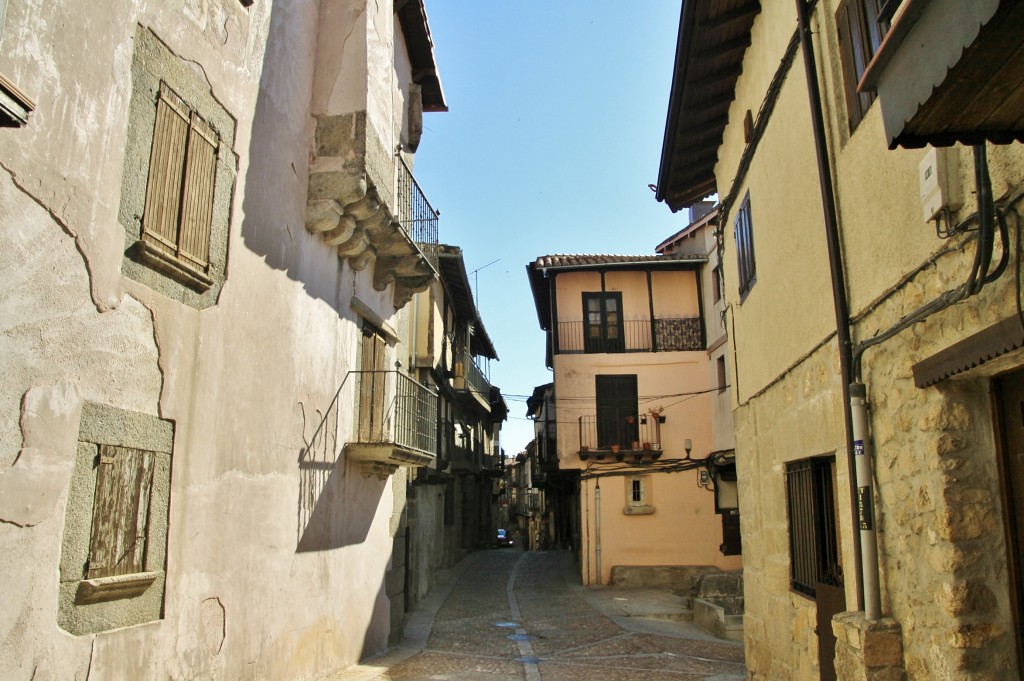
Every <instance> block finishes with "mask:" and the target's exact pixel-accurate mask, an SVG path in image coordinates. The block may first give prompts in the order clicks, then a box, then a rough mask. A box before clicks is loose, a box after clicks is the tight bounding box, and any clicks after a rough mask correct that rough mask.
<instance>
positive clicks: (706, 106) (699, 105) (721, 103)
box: [682, 88, 736, 120]
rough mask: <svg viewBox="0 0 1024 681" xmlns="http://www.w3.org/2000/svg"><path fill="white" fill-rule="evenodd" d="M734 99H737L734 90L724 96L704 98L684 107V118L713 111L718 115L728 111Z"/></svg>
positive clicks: (731, 89) (729, 90)
mask: <svg viewBox="0 0 1024 681" xmlns="http://www.w3.org/2000/svg"><path fill="white" fill-rule="evenodd" d="M734 99H736V93H735V91H734V88H729V89H728V90H726V91H725V92H723V93H722V94H720V95H716V96H715V97H703V98H701V99H699V100H697V101H695V102H693V103H691V104H687V105H686V106H684V107H683V111H682V117H683V118H684V120H685V119H688V118H690V117H691V116H693V115H695V114H700V113H703V112H708V111H711V112H715V113H718V112H720V111H721V110H722V109H724V110H725V111H728V110H729V105H730V104H732V100H734Z"/></svg>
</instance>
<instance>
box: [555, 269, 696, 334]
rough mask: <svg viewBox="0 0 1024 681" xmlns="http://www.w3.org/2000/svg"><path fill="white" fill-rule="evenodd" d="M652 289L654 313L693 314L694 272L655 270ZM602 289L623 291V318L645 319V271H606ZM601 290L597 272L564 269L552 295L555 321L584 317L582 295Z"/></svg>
mask: <svg viewBox="0 0 1024 681" xmlns="http://www.w3.org/2000/svg"><path fill="white" fill-rule="evenodd" d="M651 286H652V289H653V291H654V315H655V316H656V317H657V316H667V317H671V316H675V315H678V316H695V315H697V314H698V312H699V310H698V307H697V284H696V275H695V274H694V273H693V272H654V273H652V275H651ZM604 290H605V291H608V292H621V293H622V316H623V319H624V320H631V319H648V318H650V316H651V308H650V303H649V296H648V290H647V275H646V274H645V273H644V272H608V273H606V274H605V280H604ZM600 292H601V275H600V274H599V273H598V272H567V273H562V274H558V275H557V276H556V277H555V295H556V300H557V305H558V321H560V322H578V321H582V320H583V294H584V293H600Z"/></svg>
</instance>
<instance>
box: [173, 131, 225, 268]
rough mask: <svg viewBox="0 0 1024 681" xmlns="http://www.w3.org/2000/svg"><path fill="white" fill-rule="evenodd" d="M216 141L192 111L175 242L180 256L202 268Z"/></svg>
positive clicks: (205, 264)
mask: <svg viewBox="0 0 1024 681" xmlns="http://www.w3.org/2000/svg"><path fill="white" fill-rule="evenodd" d="M218 144H219V142H218V138H217V133H216V131H214V129H213V128H211V127H210V125H209V124H208V123H207V122H206V121H204V120H203V119H202V118H200V117H199V116H198V115H196V114H195V113H193V114H192V118H191V129H190V134H189V139H188V157H187V162H186V165H185V181H184V188H183V190H182V197H181V234H180V241H179V245H180V255H181V258H182V259H183V260H185V261H186V262H187V263H188V264H190V265H192V266H193V267H194V268H195V269H198V270H200V271H203V272H206V271H207V270H208V269H209V265H210V225H211V223H212V221H213V186H214V180H215V177H216V173H217V146H218Z"/></svg>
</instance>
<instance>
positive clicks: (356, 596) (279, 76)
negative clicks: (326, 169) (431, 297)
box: [0, 0, 406, 680]
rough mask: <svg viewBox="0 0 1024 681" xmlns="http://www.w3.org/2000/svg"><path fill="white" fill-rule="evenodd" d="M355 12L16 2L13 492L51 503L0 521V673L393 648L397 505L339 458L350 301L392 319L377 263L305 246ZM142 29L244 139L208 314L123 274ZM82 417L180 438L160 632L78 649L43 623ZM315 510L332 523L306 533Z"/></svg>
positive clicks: (105, 636)
mask: <svg viewBox="0 0 1024 681" xmlns="http://www.w3.org/2000/svg"><path fill="white" fill-rule="evenodd" d="M384 4H386V5H390V3H384ZM318 7H319V8H320V9H321V10H322V12H318ZM342 8H343V5H342V4H341V3H326V2H325V3H323V4H322V7H320V6H319V5H318V3H315V2H304V1H303V2H293V3H275V4H274V5H273V11H272V12H271V6H270V4H269V3H264V2H258V3H256V4H255V5H253V7H251V8H249V9H246V8H244V7H242V6H241V5H240V4H239V3H237V2H230V3H228V2H225V3H198V4H197V3H192V4H190V5H189V7H187V8H185V9H182V8H180V7H172V6H171V5H162V4H160V5H154V4H152V3H150V4H147V3H122V4H120V5H118V6H117V7H116V9H115V8H114V7H112V6H109V5H102V6H97V7H95V8H93V11H90V12H86V13H82V12H79V11H77V10H76V9H74V8H71V7H67V6H64V5H62V4H60V3H52V2H44V1H42V0H24V1H21V2H11V3H9V5H8V10H7V20H6V25H5V33H4V41H3V44H2V46H0V70H2V72H3V73H4V74H5V75H6V76H8V77H11V78H12V79H13V80H14V81H15V82H16V83H17V84H18V85H19V87H21V88H23V89H24V90H25V91H27V92H28V93H30V95H31V96H32V97H33V98H35V99H36V101H37V103H38V108H37V109H36V111H35V113H34V114H33V115H32V118H31V120H30V122H29V124H28V125H27V126H26V127H25V128H23V129H20V130H11V131H5V133H4V134H3V135H0V162H2V165H3V172H0V196H2V199H0V222H2V228H0V281H2V284H3V285H2V286H0V290H2V291H3V294H2V297H0V308H2V309H3V313H2V314H0V319H2V320H4V321H3V322H0V348H2V351H0V371H2V373H3V375H4V377H5V379H4V381H3V382H2V383H0V462H2V470H0V486H3V487H4V489H7V488H9V487H10V486H11V485H14V486H17V487H21V488H24V487H25V486H26V485H27V486H31V487H32V488H33V489H37V490H38V492H39V495H38V497H37V500H36V501H35V502H34V503H35V504H36V506H34V507H33V509H34V514H33V517H31V518H28V519H27V520H26V522H23V523H15V522H0V582H2V583H3V584H4V589H5V594H6V595H5V597H4V605H3V607H2V608H0V641H2V643H0V677H3V678H4V679H12V680H20V679H26V680H27V679H30V678H47V677H48V678H61V679H63V678H85V677H89V678H93V679H117V678H157V677H159V678H213V677H218V678H242V677H253V678H288V679H314V678H321V677H322V676H323V675H325V674H327V673H329V672H331V671H332V670H335V669H337V668H339V667H342V666H345V665H348V664H351V663H353V662H355V661H356V660H358V659H359V658H360V657H361V656H363V655H365V654H367V653H371V652H374V651H378V650H380V649H382V648H383V646H384V645H385V644H386V641H387V636H388V632H389V630H390V628H391V620H390V617H391V616H390V605H389V602H388V598H387V597H386V594H385V584H384V581H385V573H386V571H387V570H388V568H389V567H390V566H391V562H392V549H393V545H394V542H393V537H394V534H395V532H396V531H397V529H398V519H399V516H398V515H397V513H396V512H397V511H400V510H401V504H402V503H404V502H403V500H402V499H400V498H398V499H396V497H395V495H394V490H395V489H396V487H395V485H393V484H392V481H382V480H378V479H377V478H372V477H371V478H367V477H365V476H363V475H362V474H361V473H360V472H359V470H358V468H357V467H356V466H354V465H348V464H347V463H346V462H345V461H344V457H343V455H342V454H341V451H340V450H341V447H342V445H343V444H344V442H345V441H347V440H348V439H349V438H350V436H351V433H352V429H353V412H354V409H353V408H352V405H353V397H354V384H353V382H352V381H346V375H347V372H348V371H350V370H351V369H354V368H355V363H356V361H357V359H356V357H357V352H356V349H357V347H358V342H359V328H358V327H359V321H358V319H357V317H356V315H355V313H354V312H353V311H352V310H351V308H350V305H349V303H350V300H351V297H352V296H353V294H355V295H358V296H359V297H360V298H361V299H362V300H363V301H364V302H365V303H366V304H367V305H369V306H370V307H371V308H372V309H374V310H375V311H376V312H377V314H379V315H380V316H381V317H382V318H384V319H385V320H386V321H388V322H389V323H390V324H391V325H392V326H394V327H395V328H400V327H401V324H399V323H398V321H397V319H396V317H395V311H394V308H393V307H392V306H391V292H390V290H388V291H376V290H375V289H374V288H373V286H372V282H371V281H370V277H371V275H372V272H371V271H370V270H369V269H368V270H366V271H363V272H361V273H353V272H352V271H350V270H349V269H348V267H347V266H344V265H342V264H340V261H339V260H338V257H337V256H336V255H335V253H334V252H333V250H332V249H330V248H328V247H327V246H325V245H324V244H323V243H322V242H321V241H320V240H319V239H318V238H317V237H315V236H314V235H312V234H310V233H308V232H306V231H305V230H304V229H302V228H301V225H302V222H303V215H304V211H305V204H306V186H305V182H304V179H303V178H304V177H305V173H306V170H307V166H308V159H309V156H310V149H311V145H312V138H311V135H312V124H311V117H310V113H311V106H310V99H311V93H312V89H313V87H312V83H313V80H314V65H313V60H312V57H311V55H313V54H315V53H316V51H317V32H318V29H322V30H321V42H323V40H324V39H328V38H334V36H336V35H346V34H345V33H340V34H336V33H334V32H333V31H334V30H336V29H337V28H338V27H339V26H344V25H346V24H345V22H344V21H342V22H340V23H337V24H335V23H330V22H329V21H328V19H329V18H330V17H329V16H328V15H332V13H335V14H333V15H332V16H333V18H335V19H337V18H339V17H338V15H337V14H336V13H337V12H338V11H340V10H341V9H342ZM388 11H389V12H390V10H388ZM341 18H345V19H346V20H347V18H346V17H341ZM138 23H141V24H143V25H145V26H149V27H152V29H153V30H154V31H155V32H156V33H157V35H158V36H159V38H160V39H161V40H163V41H164V42H165V43H166V44H167V46H168V48H169V49H170V50H171V51H172V52H173V53H175V54H176V55H177V56H179V57H180V58H181V59H182V60H183V61H186V62H188V63H190V64H194V65H196V70H197V73H198V74H199V75H197V77H199V78H206V79H207V80H208V82H209V87H210V89H211V91H212V93H213V95H214V96H215V97H216V98H217V100H218V101H219V102H221V103H222V104H223V106H224V107H225V108H226V109H227V110H228V112H229V113H230V114H231V115H232V116H233V117H234V118H235V119H236V120H237V122H238V125H237V131H238V132H237V137H236V139H235V140H233V141H230V142H229V143H230V144H231V145H232V147H233V149H234V151H235V153H237V154H238V156H239V167H238V179H237V182H236V186H235V189H234V196H233V210H232V223H231V226H230V237H229V238H230V243H229V249H228V253H229V263H228V278H227V282H226V284H225V286H224V288H223V290H222V292H221V295H220V299H219V301H218V303H217V305H216V306H214V307H211V308H209V309H206V310H203V311H201V312H200V311H197V310H195V309H192V308H188V307H185V306H183V305H181V304H179V303H177V302H175V301H172V300H170V299H168V298H165V297H163V296H160V295H158V294H155V293H154V292H153V291H151V290H149V289H147V288H145V287H144V286H142V285H140V284H137V283H135V282H133V281H129V280H127V279H124V278H122V277H121V274H120V265H121V259H122V252H123V251H124V248H125V243H124V231H123V229H122V227H121V226H120V225H119V224H118V217H117V208H118V197H119V194H120V187H121V182H122V177H121V171H122V160H123V157H124V138H125V130H126V127H127V125H128V121H127V118H126V116H127V113H126V112H127V109H128V107H127V102H128V98H129V96H130V93H131V65H132V37H133V35H134V32H135V27H136V24H138ZM385 35H387V36H389V39H390V36H391V35H392V34H391V33H390V32H389V33H386V34H385ZM355 40H358V37H357V38H355ZM337 47H338V49H339V50H340V51H342V52H344V53H345V54H346V55H349V54H350V52H349V50H350V48H351V47H352V45H351V44H350V43H343V44H340V45H338V46H337ZM364 51H365V50H364ZM358 52H359V50H355V53H356V54H358ZM349 65H350V64H349ZM321 66H323V64H321ZM347 67H348V65H347V66H346V68H347ZM357 70H358V69H357ZM346 73H347V72H346ZM343 80H344V79H343ZM330 82H331V83H332V84H333V83H334V81H333V80H331V81H330ZM363 90H364V88H362V87H353V88H347V87H342V88H338V89H335V90H332V91H330V92H321V93H318V94H319V96H320V98H321V101H326V100H328V99H331V98H340V99H342V100H347V99H348V98H349V97H350V96H351V95H352V94H353V93H358V92H361V91H363ZM347 105H348V104H346V106H347ZM355 106H358V105H355ZM388 120H389V121H390V118H389V119H388ZM389 125H390V123H389ZM293 169H294V172H293ZM268 186H272V187H273V191H267V187H268ZM395 352H397V353H398V355H397V356H403V355H402V353H404V352H406V350H405V349H403V348H398V349H396V350H395ZM339 386H341V387H342V391H341V397H340V400H339V407H340V408H336V410H335V411H334V412H333V416H332V409H331V404H332V400H333V398H334V395H335V393H336V392H337V391H338V390H339ZM24 395H29V396H32V399H30V400H28V401H27V402H25V403H24V404H26V405H29V409H28V411H26V408H25V407H24V406H23V403H22V399H23V396H24ZM84 400H91V401H96V402H102V403H105V404H109V405H112V406H115V407H118V408H123V409H128V410H133V411H138V412H142V413H145V414H150V415H159V416H161V417H163V418H166V419H171V420H173V421H174V422H175V441H174V455H173V457H174V458H173V463H172V481H171V496H170V499H171V501H170V522H169V536H168V558H167V564H166V571H167V588H166V595H165V601H164V618H163V619H162V620H160V621H157V622H150V623H147V624H143V625H140V626H136V627H131V628H127V629H120V630H115V631H109V632H105V633H102V634H98V635H95V636H84V637H72V636H69V635H67V634H65V633H64V632H62V631H60V630H59V629H58V628H57V625H56V622H55V619H54V613H55V612H56V609H57V608H56V593H57V570H56V565H57V562H58V560H59V551H60V542H61V535H62V532H63V518H64V513H65V501H64V495H65V487H66V484H67V479H68V475H69V474H70V470H69V461H70V460H71V457H72V456H73V454H74V449H73V443H74V440H75V436H76V433H77V429H78V421H77V416H76V415H77V413H78V409H79V408H80V405H81V403H82V402H83V401H84ZM33 405H36V406H38V407H39V408H38V409H37V408H36V406H33ZM44 407H45V408H44ZM325 417H326V418H327V419H328V421H327V423H326V427H325V429H323V430H321V431H320V434H319V436H317V437H315V438H314V434H315V433H316V432H317V428H318V426H319V425H320V424H321V422H322V421H323V420H324V418H325ZM311 450H315V451H316V452H318V453H319V454H320V455H322V456H324V457H326V459H325V460H327V461H328V462H329V463H332V464H333V465H332V466H330V467H329V468H328V472H327V473H326V474H324V475H323V476H322V477H317V478H315V479H314V478H312V477H310V476H309V474H308V471H304V469H301V468H300V466H299V464H298V463H297V462H298V460H299V458H300V456H301V453H302V452H303V451H311ZM16 459H17V464H14V462H15V460H16ZM12 464H14V466H13V467H12ZM15 483H17V484H16V485H15ZM401 489H402V486H401V485H398V490H399V492H401ZM310 495H311V496H310ZM11 500H13V497H9V496H5V495H0V518H3V519H5V520H8V521H13V520H14V519H15V518H20V519H23V520H25V519H24V518H23V515H22V514H23V511H22V510H20V509H19V508H15V507H13V506H12V504H11ZM321 503H322V504H323V506H322V507H320V506H318V504H321ZM339 509H340V511H339ZM318 514H324V517H325V518H330V519H331V522H329V523H325V524H324V525H322V526H316V524H315V523H314V526H312V527H311V526H310V525H308V524H304V523H305V522H306V521H310V522H312V519H313V518H315V517H319V515H318ZM28 521H31V522H28ZM304 539H305V540H309V541H310V542H311V544H312V548H311V549H309V550H305V549H303V550H299V549H298V548H297V546H298V544H299V543H300V542H302V541H303V540H304ZM126 650H128V651H131V653H130V654H127V653H125V651H126Z"/></svg>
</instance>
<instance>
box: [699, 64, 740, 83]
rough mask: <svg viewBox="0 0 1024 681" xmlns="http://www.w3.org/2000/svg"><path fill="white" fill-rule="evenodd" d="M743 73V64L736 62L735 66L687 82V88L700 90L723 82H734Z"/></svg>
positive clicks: (730, 65) (728, 66) (731, 65)
mask: <svg viewBox="0 0 1024 681" xmlns="http://www.w3.org/2000/svg"><path fill="white" fill-rule="evenodd" d="M742 73H743V64H742V63H741V62H736V63H735V64H729V65H727V66H725V67H723V68H720V69H718V70H717V71H712V72H711V73H708V74H707V75H703V76H701V77H700V78H694V79H693V80H691V81H690V82H689V87H690V88H694V89H702V88H706V87H710V86H712V85H720V84H721V83H725V82H735V81H736V79H737V78H739V77H740V74H742Z"/></svg>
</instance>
